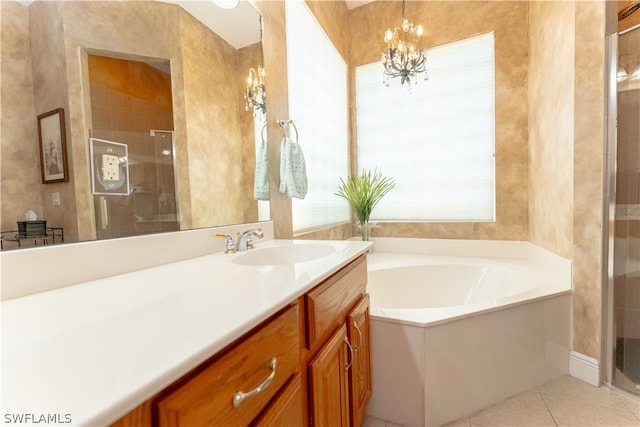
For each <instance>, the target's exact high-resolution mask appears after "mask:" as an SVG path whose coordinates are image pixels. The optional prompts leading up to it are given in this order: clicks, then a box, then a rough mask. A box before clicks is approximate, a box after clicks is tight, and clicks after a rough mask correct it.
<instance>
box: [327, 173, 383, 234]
mask: <svg viewBox="0 0 640 427" xmlns="http://www.w3.org/2000/svg"><path fill="white" fill-rule="evenodd" d="M395 186H396V183H395V181H394V180H393V178H388V177H383V176H382V173H381V172H380V171H378V169H374V170H373V171H372V170H369V169H363V170H362V172H360V174H359V175H357V176H350V177H348V178H347V179H346V180H343V179H342V178H340V186H339V187H338V192H337V193H335V194H336V196H340V197H342V198H344V199H346V200H347V202H348V203H349V206H351V208H352V209H353V211H354V212H355V214H356V216H357V217H358V225H359V227H360V230H361V232H362V240H369V239H370V238H371V236H370V231H371V230H370V229H371V223H370V222H369V218H370V216H371V212H372V211H373V208H374V207H375V206H376V205H377V204H378V202H379V201H380V199H382V197H384V196H385V195H386V194H387V193H388V192H389V191H391V190H392V189H393V188H394V187H395Z"/></svg>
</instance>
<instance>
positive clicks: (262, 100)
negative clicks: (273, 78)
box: [244, 66, 266, 113]
mask: <svg viewBox="0 0 640 427" xmlns="http://www.w3.org/2000/svg"><path fill="white" fill-rule="evenodd" d="M244 99H245V101H246V102H245V107H244V109H245V110H246V111H249V110H253V111H254V113H255V112H256V111H260V110H261V111H262V112H264V111H265V108H266V92H265V89H264V68H262V67H261V66H258V71H256V70H255V69H254V68H250V69H249V78H247V88H246V89H245V91H244Z"/></svg>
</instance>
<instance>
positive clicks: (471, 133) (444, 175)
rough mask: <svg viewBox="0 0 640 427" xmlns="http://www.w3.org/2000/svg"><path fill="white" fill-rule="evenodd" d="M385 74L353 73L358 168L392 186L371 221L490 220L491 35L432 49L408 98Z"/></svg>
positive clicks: (377, 69)
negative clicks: (376, 174) (424, 71)
mask: <svg viewBox="0 0 640 427" xmlns="http://www.w3.org/2000/svg"><path fill="white" fill-rule="evenodd" d="M382 70H383V67H382V64H381V63H380V62H376V63H373V64H367V65H363V66H360V67H358V68H357V69H356V102H357V132H358V133H357V135H358V168H359V169H362V168H370V169H373V168H378V170H380V171H381V172H382V174H383V175H384V176H388V177H392V178H394V179H395V181H396V188H395V189H393V190H392V191H391V192H390V193H389V194H388V195H386V196H385V197H384V198H383V199H382V200H381V201H380V203H379V204H378V206H377V207H376V208H375V209H374V211H373V213H372V216H371V219H372V220H379V221H494V220H495V162H494V153H495V141H494V136H495V135H494V133H495V132H494V129H495V72H494V36H493V33H488V34H483V35H479V36H476V37H471V38H468V39H464V40H460V41H457V42H454V43H449V44H446V45H442V46H439V47H434V48H432V49H429V51H428V59H427V72H428V73H429V80H427V81H424V80H423V78H422V77H420V76H419V77H418V84H417V85H412V88H411V89H412V93H408V91H407V89H406V88H405V87H401V86H400V81H399V80H398V79H396V80H393V81H392V82H391V85H390V86H389V87H386V86H385V85H384V84H383V83H382Z"/></svg>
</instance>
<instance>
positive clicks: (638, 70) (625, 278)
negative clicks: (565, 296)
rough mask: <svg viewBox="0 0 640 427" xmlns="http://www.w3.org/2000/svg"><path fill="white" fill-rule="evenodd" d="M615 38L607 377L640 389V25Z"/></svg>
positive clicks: (612, 44) (635, 390) (638, 391)
mask: <svg viewBox="0 0 640 427" xmlns="http://www.w3.org/2000/svg"><path fill="white" fill-rule="evenodd" d="M637 13H638V14H640V12H637ZM616 39H617V43H616V42H615V41H616ZM612 40H613V41H612V42H610V44H609V46H610V50H611V51H612V52H611V56H613V58H611V59H616V56H617V61H615V60H614V61H612V64H617V65H614V67H615V68H616V69H615V70H612V71H615V74H616V83H615V86H616V87H615V88H614V87H613V86H612V88H611V90H610V92H612V93H610V94H609V96H610V104H611V105H610V108H611V111H610V113H612V116H613V117H614V118H617V127H616V126H613V125H612V126H611V127H612V129H615V132H614V131H613V130H612V132H614V133H613V134H610V137H609V139H610V142H609V157H610V159H609V165H610V167H609V179H610V185H609V189H610V190H609V191H610V196H609V202H610V209H609V212H610V215H609V217H610V218H611V221H609V224H610V227H611V230H610V231H609V287H610V289H609V297H610V298H609V299H610V305H609V309H610V314H609V319H610V320H611V327H610V330H609V334H610V337H611V339H610V344H611V347H612V354H611V355H610V368H611V369H610V373H609V374H610V377H609V379H610V382H611V384H613V385H614V386H616V387H619V388H622V389H625V390H627V391H629V392H631V393H635V394H640V26H638V25H636V26H634V27H632V28H629V29H627V30H625V31H622V32H620V33H619V34H618V35H617V36H615V35H614V38H613V39H612ZM616 50H617V55H615V53H616ZM613 113H615V114H613ZM613 123H615V121H614V122H613Z"/></svg>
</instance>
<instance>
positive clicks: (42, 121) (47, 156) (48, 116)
mask: <svg viewBox="0 0 640 427" xmlns="http://www.w3.org/2000/svg"><path fill="white" fill-rule="evenodd" d="M38 138H39V140H40V171H41V172H42V183H43V184H48V183H52V182H64V181H68V180H69V170H68V165H67V138H66V130H65V125H64V109H63V108H58V109H55V110H53V111H49V112H48V113H44V114H40V115H39V116H38Z"/></svg>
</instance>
